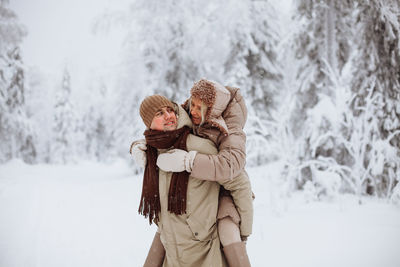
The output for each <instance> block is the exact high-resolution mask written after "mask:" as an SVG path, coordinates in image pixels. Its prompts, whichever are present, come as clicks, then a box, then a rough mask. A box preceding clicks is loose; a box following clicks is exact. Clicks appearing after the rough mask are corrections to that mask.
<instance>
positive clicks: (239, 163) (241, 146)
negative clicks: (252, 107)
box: [191, 130, 246, 182]
mask: <svg viewBox="0 0 400 267" xmlns="http://www.w3.org/2000/svg"><path fill="white" fill-rule="evenodd" d="M245 144H246V135H245V134H244V132H243V130H239V131H235V132H233V133H232V134H230V135H228V136H223V137H222V140H221V142H220V145H219V147H218V151H219V152H218V154H216V155H206V154H200V153H198V154H197V156H196V158H195V160H194V163H193V168H192V172H191V175H192V176H193V177H196V178H198V179H203V180H210V181H217V182H220V181H225V180H231V179H233V178H234V177H236V176H238V175H239V174H240V172H241V171H243V170H244V166H245V164H246V146H245Z"/></svg>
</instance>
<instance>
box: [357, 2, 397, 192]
mask: <svg viewBox="0 0 400 267" xmlns="http://www.w3.org/2000/svg"><path fill="white" fill-rule="evenodd" d="M399 10H400V4H399V2H398V1H396V0H388V1H380V0H370V1H361V2H359V5H358V9H357V11H358V12H357V20H358V21H359V23H358V27H357V32H358V34H357V38H356V40H357V51H358V53H357V57H356V58H355V63H354V64H355V70H354V79H353V83H352V91H353V92H354V94H355V95H354V101H353V105H354V108H353V113H354V116H361V117H362V116H368V112H369V113H372V114H370V115H369V116H370V117H371V119H369V120H368V121H367V122H366V123H367V125H368V127H367V126H366V125H365V126H364V128H363V132H364V133H363V134H364V136H366V137H367V138H368V141H369V143H370V144H368V145H367V146H366V147H365V151H366V153H365V155H363V158H361V159H359V160H362V161H363V166H364V172H365V177H366V183H367V184H369V185H370V186H371V187H372V188H373V190H372V193H376V194H378V195H380V196H388V197H390V195H391V192H392V189H393V188H394V186H395V185H396V184H397V183H398V182H399V177H400V175H399V174H400V161H399V160H398V159H399V154H400V150H399V147H400V121H399V119H400V16H399ZM370 99H373V101H371V100H370Z"/></svg>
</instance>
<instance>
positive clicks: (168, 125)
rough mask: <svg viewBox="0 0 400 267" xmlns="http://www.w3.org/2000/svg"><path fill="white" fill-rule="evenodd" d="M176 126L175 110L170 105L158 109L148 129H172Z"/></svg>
mask: <svg viewBox="0 0 400 267" xmlns="http://www.w3.org/2000/svg"><path fill="white" fill-rule="evenodd" d="M177 126H178V124H177V120H176V115H175V111H174V110H173V109H172V108H170V107H163V108H161V109H159V110H158V111H157V112H156V114H155V115H154V118H153V120H152V121H151V125H150V129H152V130H157V131H173V130H176V127H177Z"/></svg>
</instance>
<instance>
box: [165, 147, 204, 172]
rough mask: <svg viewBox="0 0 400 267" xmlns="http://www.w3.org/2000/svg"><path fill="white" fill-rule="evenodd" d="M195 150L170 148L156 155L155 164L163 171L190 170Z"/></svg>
mask: <svg viewBox="0 0 400 267" xmlns="http://www.w3.org/2000/svg"><path fill="white" fill-rule="evenodd" d="M196 154H197V151H190V152H186V151H185V150H182V149H172V150H169V151H168V152H166V153H162V154H160V155H158V158H157V166H158V167H159V168H160V169H161V170H163V171H165V172H183V171H187V172H192V168H193V162H194V159H195V157H196Z"/></svg>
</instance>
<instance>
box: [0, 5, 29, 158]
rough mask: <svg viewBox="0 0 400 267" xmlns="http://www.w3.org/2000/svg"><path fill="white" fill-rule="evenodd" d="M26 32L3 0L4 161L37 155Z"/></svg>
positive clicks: (0, 127) (0, 101)
mask: <svg viewBox="0 0 400 267" xmlns="http://www.w3.org/2000/svg"><path fill="white" fill-rule="evenodd" d="M25 35H26V30H25V28H24V27H23V26H22V25H21V24H20V23H19V21H18V18H17V16H16V15H15V13H14V12H13V11H12V10H11V9H9V8H8V1H1V2H0V39H1V42H0V147H1V149H0V162H4V161H6V160H9V159H11V158H16V157H18V158H22V159H23V160H25V161H27V162H33V161H34V159H35V157H36V150H35V146H34V138H35V137H34V133H33V129H32V125H31V124H30V122H29V121H28V118H27V115H26V107H25V75H24V71H25V70H24V65H23V63H22V58H21V53H20V43H21V41H22V39H23V38H24V36H25Z"/></svg>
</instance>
